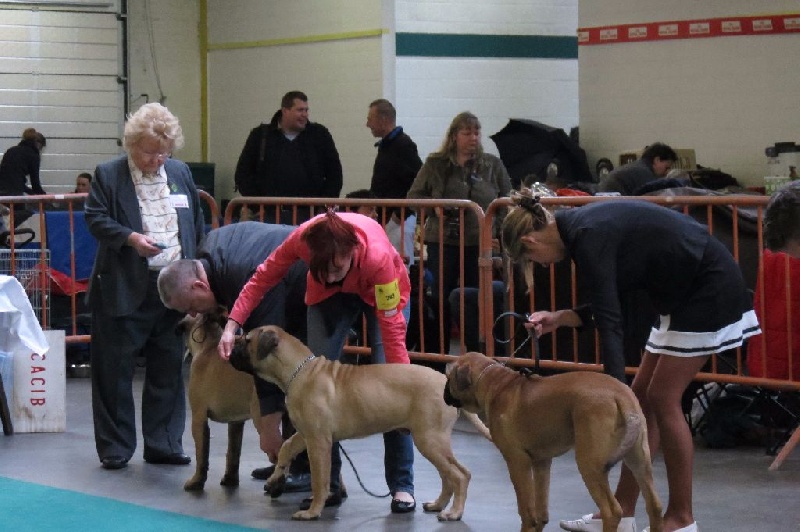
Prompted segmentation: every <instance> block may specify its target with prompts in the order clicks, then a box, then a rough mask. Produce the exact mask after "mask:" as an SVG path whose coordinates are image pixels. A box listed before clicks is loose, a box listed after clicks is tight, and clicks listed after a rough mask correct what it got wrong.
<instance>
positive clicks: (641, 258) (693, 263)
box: [502, 193, 761, 532]
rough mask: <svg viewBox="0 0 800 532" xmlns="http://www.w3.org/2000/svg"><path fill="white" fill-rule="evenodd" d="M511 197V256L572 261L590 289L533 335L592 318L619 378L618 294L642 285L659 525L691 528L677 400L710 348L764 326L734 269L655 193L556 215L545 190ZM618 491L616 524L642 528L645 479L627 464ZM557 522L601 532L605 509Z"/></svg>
mask: <svg viewBox="0 0 800 532" xmlns="http://www.w3.org/2000/svg"><path fill="white" fill-rule="evenodd" d="M513 199H514V202H515V203H516V204H517V207H515V208H514V209H512V210H511V211H510V212H509V213H508V216H506V218H505V220H504V222H503V228H502V242H503V249H504V250H506V253H508V255H509V257H510V258H511V259H512V260H515V261H523V262H526V263H530V264H528V274H529V275H530V276H531V277H532V270H531V269H530V268H532V267H533V264H534V263H537V264H541V265H549V264H552V263H555V262H560V261H562V260H564V259H567V258H571V259H572V260H573V261H574V262H575V268H576V273H577V275H578V280H579V283H580V285H581V286H587V287H591V292H590V294H589V300H590V305H588V306H584V307H579V308H578V309H574V310H559V311H556V312H548V311H540V312H534V313H533V314H531V316H530V323H529V324H528V325H527V326H528V327H529V328H534V329H535V331H536V334H537V335H541V334H544V333H549V332H552V331H554V330H555V329H557V328H558V327H562V326H568V327H581V326H586V325H590V324H592V323H593V324H594V325H595V326H596V327H597V329H598V331H599V333H600V347H601V349H600V354H601V357H602V360H603V363H604V365H605V366H606V371H607V372H608V373H611V374H612V375H613V376H615V377H617V378H620V376H621V375H620V374H621V373H622V370H623V369H624V357H623V342H622V339H623V331H622V314H621V311H620V308H621V305H620V299H621V296H622V295H623V294H625V293H626V292H627V291H630V290H644V291H646V292H647V294H648V296H649V297H650V299H651V301H652V303H653V306H654V307H655V309H656V310H657V311H658V314H659V315H660V316H659V318H658V320H657V322H656V323H655V324H654V325H653V328H652V330H651V332H650V337H649V338H648V340H647V345H646V348H645V353H644V356H643V357H642V362H641V365H640V367H639V371H638V372H637V373H636V377H635V378H634V380H633V383H632V384H631V388H632V389H633V391H634V393H635V394H636V397H637V398H638V399H639V402H640V403H641V405H642V410H643V411H644V414H645V417H646V419H647V436H648V444H649V447H650V451H651V453H652V454H653V455H655V453H657V452H658V451H659V449H661V450H663V452H664V463H665V465H666V469H667V485H668V487H669V503H668V505H667V509H666V513H665V515H664V531H665V532H675V531H680V532H696V531H697V525H696V523H695V522H694V517H693V514H692V462H693V459H694V447H693V442H692V435H691V432H690V430H689V426H688V425H687V423H686V419H684V417H683V410H682V407H681V398H682V396H683V392H684V390H685V389H686V388H687V386H688V385H689V383H691V382H692V380H693V379H694V376H695V375H696V374H697V372H698V371H700V369H701V368H702V367H703V365H704V364H705V363H706V361H707V360H708V359H709V356H710V355H711V354H714V353H719V352H720V351H724V350H726V349H731V348H735V347H738V346H741V345H742V342H743V341H744V340H745V339H746V338H748V337H750V336H753V335H756V334H760V333H761V330H760V328H759V325H758V320H757V318H756V315H755V312H753V306H752V303H751V301H750V296H749V295H748V293H747V290H746V287H745V284H744V280H743V278H742V273H741V270H740V269H739V266H738V265H737V264H736V262H735V261H734V260H733V257H732V256H731V254H730V252H729V251H728V250H727V249H726V248H725V246H724V245H723V244H722V243H721V242H720V241H719V240H717V239H716V238H715V237H714V236H712V235H711V234H709V232H708V229H707V228H705V227H703V226H702V225H700V224H699V223H697V222H696V221H694V220H693V219H691V218H690V217H688V216H686V215H684V214H682V213H679V212H676V211H673V210H671V209H667V208H664V207H661V206H658V205H653V204H651V203H648V202H644V201H613V202H600V203H592V204H589V205H585V206H583V207H579V208H573V209H561V210H558V211H556V212H555V214H553V213H551V212H549V211H548V210H546V209H545V208H544V207H543V206H542V205H541V204H540V203H539V201H538V198H534V197H531V196H529V195H527V194H524V193H523V194H515V195H514V196H513ZM529 280H530V278H529ZM529 285H530V283H529ZM620 361H622V362H620ZM610 365H613V367H611V368H609V366H610ZM622 376H624V374H623V375H622ZM615 495H616V497H617V500H618V501H619V503H620V505H621V506H622V515H623V520H622V522H621V523H620V527H619V530H623V531H625V532H629V531H631V532H632V531H635V530H637V529H636V523H635V520H634V518H633V515H634V510H635V508H636V499H637V498H638V496H639V488H638V486H637V484H636V481H635V480H634V478H633V475H632V474H631V472H630V470H629V469H628V468H627V467H625V466H624V465H623V467H622V474H621V476H620V481H619V484H618V486H617V491H616V494H615ZM560 524H561V528H563V529H564V530H571V531H583V532H587V531H589V532H594V531H596V532H600V531H601V530H602V523H601V521H600V519H599V515H598V514H594V515H592V514H587V515H584V516H583V517H581V518H580V519H577V520H574V521H561V523H560Z"/></svg>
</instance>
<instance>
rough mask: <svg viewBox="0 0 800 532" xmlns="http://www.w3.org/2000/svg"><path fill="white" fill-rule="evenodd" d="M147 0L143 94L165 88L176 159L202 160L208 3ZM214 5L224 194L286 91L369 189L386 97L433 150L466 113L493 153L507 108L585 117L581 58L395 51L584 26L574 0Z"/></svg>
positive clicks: (140, 21) (351, 177)
mask: <svg viewBox="0 0 800 532" xmlns="http://www.w3.org/2000/svg"><path fill="white" fill-rule="evenodd" d="M150 6H151V12H150V20H151V21H152V24H150V26H151V27H152V28H153V30H154V31H153V35H154V38H155V40H156V42H158V43H160V46H157V49H158V52H157V55H156V59H157V61H156V63H157V65H158V67H159V71H160V73H161V76H160V81H161V88H162V90H161V91H159V90H158V86H157V83H156V77H155V73H154V71H153V67H152V64H151V63H152V61H151V59H150V58H149V49H148V41H149V35H148V33H147V28H148V23H147V20H148V19H147V17H146V9H145V8H146V7H147V4H146V0H131V1H130V11H131V16H130V22H131V38H132V40H133V46H132V51H133V53H132V64H131V94H132V98H136V97H137V95H139V94H143V93H146V94H149V97H150V100H151V101H152V100H154V99H158V97H159V96H157V95H159V94H160V92H163V93H164V94H165V95H166V97H167V99H166V101H165V104H166V105H167V106H168V107H169V108H170V109H171V110H173V111H174V112H175V113H176V114H177V115H178V117H179V118H180V119H181V123H182V125H183V126H184V133H185V134H186V136H187V144H186V147H185V148H184V150H183V151H182V152H179V153H178V154H177V156H178V157H180V158H182V159H184V160H187V161H189V160H199V159H200V154H201V146H200V138H199V116H200V104H199V87H200V85H199V83H200V82H199V61H200V59H199V56H198V50H199V48H200V45H199V40H198V36H197V28H196V21H197V17H198V13H199V3H198V2H194V1H192V0H160V1H159V2H157V3H156V2H153V1H152V0H151V1H150ZM207 6H208V32H209V33H208V41H209V46H210V48H211V50H210V52H209V57H208V91H209V103H208V122H209V131H208V134H209V137H208V138H209V161H210V162H214V163H215V164H216V196H217V197H218V198H227V197H232V196H233V195H234V194H233V173H234V169H235V166H236V161H237V159H238V157H239V154H240V152H241V149H242V147H243V146H244V141H245V139H246V137H247V134H248V133H249V131H250V129H252V128H253V127H255V126H257V125H258V124H259V123H260V122H262V121H267V120H269V118H270V117H271V115H272V113H273V112H274V111H276V110H277V109H278V107H279V104H280V98H281V96H282V95H283V94H284V93H285V92H287V91H289V90H295V89H299V90H302V91H304V92H306V93H307V94H308V96H309V99H310V101H309V103H310V107H311V119H312V120H313V121H317V122H320V123H322V124H324V125H325V126H327V127H328V128H329V129H330V130H331V133H332V134H333V137H334V140H335V141H336V145H337V148H338V149H339V152H340V156H341V159H342V164H343V166H344V188H343V193H345V192H348V191H351V190H354V189H356V188H362V187H367V186H368V185H369V179H370V176H371V171H372V163H373V161H374V157H375V148H374V147H373V143H374V139H373V138H372V136H371V135H370V133H369V130H368V129H367V128H366V127H365V122H366V114H367V105H368V104H369V102H370V101H372V100H374V99H375V98H381V97H385V98H389V99H390V100H392V101H393V102H395V104H396V105H397V108H398V123H400V124H402V125H403V126H404V127H405V129H406V131H408V133H409V134H410V135H411V136H412V137H413V138H414V139H415V141H416V142H417V144H418V145H419V149H420V154H421V155H422V156H423V157H424V156H425V155H427V153H429V152H430V151H433V150H435V149H436V148H437V147H438V145H439V144H440V142H441V140H442V136H443V135H444V132H445V129H446V128H447V126H448V124H449V123H450V120H451V119H452V118H453V116H455V115H456V114H457V113H459V112H461V111H463V110H466V109H469V110H471V111H473V112H475V113H476V114H477V115H478V116H479V117H480V118H481V121H482V122H483V129H484V136H485V137H486V138H485V141H484V143H485V146H486V148H487V149H488V151H490V152H494V153H496V149H495V147H494V144H493V143H492V142H491V141H490V140H488V135H489V134H491V133H494V132H496V131H497V130H499V129H501V128H502V127H503V126H504V125H505V124H506V122H507V121H508V119H509V118H512V117H513V118H532V119H536V120H539V121H542V122H545V123H547V124H550V125H554V126H557V127H562V128H564V129H566V130H569V128H571V127H573V126H575V125H577V116H578V101H577V91H578V81H577V76H578V73H577V61H576V60H569V61H565V60H544V59H492V58H477V59H461V58H459V59H447V58H445V59H439V58H410V57H404V58H400V59H395V46H394V45H395V33H394V32H395V31H398V32H407V33H415V32H432V33H473V34H489V35H505V34H513V35H561V36H564V35H566V36H574V35H575V30H576V28H577V0H548V1H546V2H544V3H543V4H537V5H530V4H528V3H519V2H515V1H512V0H497V1H493V2H485V1H478V0H452V1H450V2H427V1H402V0H384V1H382V2H375V1H374V0H316V1H315V0H299V1H296V2H279V1H277V0H237V1H236V2H230V1H227V0H207ZM380 29H383V30H384V33H383V35H382V36H378V37H369V38H361V39H351V40H341V41H330V42H321V43H320V42H304V43H298V44H285V45H279V46H273V45H271V44H272V43H273V40H275V39H285V38H301V39H302V38H309V40H311V39H313V37H314V36H318V35H326V34H339V33H343V32H354V31H355V32H357V31H366V30H380ZM241 43H253V46H252V47H247V48H242V47H240V45H241ZM142 103H144V100H143V99H142V100H141V101H138V102H135V106H138V105H141V104H142Z"/></svg>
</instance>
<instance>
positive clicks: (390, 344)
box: [230, 212, 411, 364]
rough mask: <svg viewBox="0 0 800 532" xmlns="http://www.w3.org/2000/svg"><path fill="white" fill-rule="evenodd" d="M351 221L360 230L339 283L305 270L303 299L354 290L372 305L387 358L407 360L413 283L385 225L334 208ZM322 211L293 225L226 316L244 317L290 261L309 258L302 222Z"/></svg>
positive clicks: (317, 299) (392, 361)
mask: <svg viewBox="0 0 800 532" xmlns="http://www.w3.org/2000/svg"><path fill="white" fill-rule="evenodd" d="M337 214H338V216H340V217H341V218H342V219H344V220H345V221H347V222H349V223H350V224H352V225H354V226H355V228H356V233H357V235H358V240H359V243H358V246H357V247H356V249H355V251H354V256H353V263H352V266H351V269H350V271H349V272H348V274H347V276H346V277H345V278H344V281H343V283H342V284H341V285H339V286H325V285H323V284H321V283H318V282H316V281H315V280H314V279H313V278H312V277H311V274H310V273H309V274H308V278H307V281H308V282H307V287H306V298H305V299H306V305H314V304H316V303H319V302H320V301H324V300H325V299H327V298H328V297H330V296H331V295H333V294H335V293H338V292H345V293H349V294H358V295H359V296H360V297H361V299H362V300H363V301H364V302H365V303H367V304H368V305H370V306H372V307H373V308H375V313H376V316H377V318H378V326H379V327H380V330H381V336H382V337H383V346H384V350H385V351H386V361H387V362H388V363H390V364H408V363H410V360H409V358H408V351H407V350H406V320H405V318H404V317H403V314H402V312H401V311H402V309H403V308H404V307H405V306H406V304H407V303H408V297H409V293H410V292H411V283H410V281H409V279H408V272H407V271H406V267H405V265H404V264H403V259H402V258H401V257H400V255H399V254H398V253H397V250H396V249H395V248H394V247H393V246H392V244H391V242H389V239H388V237H387V236H386V232H385V231H384V230H383V227H381V225H380V224H379V223H377V222H375V221H374V220H372V219H371V218H368V217H367V216H364V215H362V214H357V213H350V212H340V213H337ZM323 216H324V214H323V215H319V216H315V217H314V218H312V219H311V220H309V221H307V222H305V223H304V224H302V225H301V226H300V227H298V228H297V229H295V230H294V231H293V232H292V233H291V234H290V235H289V237H288V238H287V239H286V240H285V241H284V242H283V244H281V245H280V246H278V247H277V248H276V249H275V251H273V252H272V254H271V255H270V256H269V257H267V260H266V261H264V262H263V263H262V264H261V265H259V267H258V268H256V271H255V273H254V274H253V277H251V278H250V280H249V281H248V282H247V284H246V285H245V286H244V288H243V289H242V292H241V293H240V294H239V297H238V298H237V299H236V303H235V304H234V305H233V309H232V310H231V313H230V318H231V319H233V320H234V321H236V322H237V323H244V322H246V321H247V318H248V317H249V316H250V313H251V312H252V311H253V309H254V308H255V307H256V306H257V305H258V304H259V302H260V301H261V299H262V298H263V297H264V294H266V293H267V291H269V289H270V288H272V287H273V286H275V285H276V284H278V282H279V281H280V280H281V279H282V278H283V276H284V275H285V274H286V272H287V271H288V270H289V267H290V266H291V265H292V264H294V263H295V262H296V261H298V260H302V261H305V262H306V263H308V262H309V259H310V256H311V253H310V251H309V249H308V246H306V244H305V242H303V240H302V236H303V233H304V232H305V229H306V227H308V226H309V225H311V224H314V223H315V222H317V221H318V220H319V219H321V218H322V217H323Z"/></svg>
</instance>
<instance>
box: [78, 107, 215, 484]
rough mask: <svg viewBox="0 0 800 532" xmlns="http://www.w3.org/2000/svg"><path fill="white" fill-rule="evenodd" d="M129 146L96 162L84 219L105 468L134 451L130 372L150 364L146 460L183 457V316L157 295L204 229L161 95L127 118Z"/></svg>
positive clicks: (97, 419) (95, 407)
mask: <svg viewBox="0 0 800 532" xmlns="http://www.w3.org/2000/svg"><path fill="white" fill-rule="evenodd" d="M123 145H124V147H125V151H126V152H127V154H125V155H121V156H119V157H117V158H115V159H113V160H111V161H108V162H105V163H102V164H100V165H98V166H97V169H96V170H95V179H94V180H93V181H92V186H91V191H90V192H89V196H88V197H87V199H86V208H85V213H86V222H87V224H88V225H89V230H90V231H91V233H92V235H94V237H95V238H97V241H98V244H99V245H98V249H97V256H96V258H95V263H94V268H93V270H92V276H91V279H90V285H89V293H88V296H87V300H88V303H89V307H90V309H91V312H92V342H91V372H92V414H93V418H94V434H95V444H96V447H97V454H98V457H99V458H100V462H101V463H102V465H103V467H104V468H105V469H121V468H123V467H125V466H126V465H127V463H128V461H129V460H130V459H131V456H132V455H133V453H134V451H135V450H136V423H135V412H134V401H133V385H132V383H133V373H134V367H135V362H136V358H137V357H140V356H141V357H144V358H145V363H146V365H147V370H146V372H145V379H144V389H143V391H142V414H141V419H142V438H143V440H144V460H145V461H146V462H149V463H154V464H171V465H185V464H188V463H189V462H190V458H189V457H188V456H187V455H186V454H185V453H184V452H183V445H182V437H183V430H184V426H185V420H186V402H185V391H184V384H183V378H182V355H183V344H182V338H181V337H180V336H179V335H176V334H175V326H176V325H177V323H178V321H179V320H180V319H181V318H182V317H183V315H182V314H181V313H179V312H176V311H174V310H170V309H168V308H166V307H165V306H164V305H163V303H161V299H160V298H159V296H158V289H157V285H156V281H157V279H158V272H159V271H160V270H161V268H163V267H164V266H166V265H167V264H169V263H170V262H172V261H175V260H177V259H182V258H194V257H195V254H196V251H197V248H198V245H199V244H200V242H201V240H202V238H203V235H204V225H203V215H202V211H201V208H200V198H199V196H198V193H197V189H196V188H195V186H194V181H193V180H192V174H191V172H190V171H189V167H188V166H187V165H186V163H183V162H181V161H178V160H175V159H172V158H170V156H171V154H172V152H173V150H176V149H179V148H181V147H182V146H183V132H182V130H181V126H180V124H179V122H178V119H177V118H176V117H175V116H174V115H173V114H172V113H171V112H170V111H169V110H168V109H167V108H166V107H164V106H162V105H161V104H158V103H148V104H145V105H143V106H142V107H141V108H140V109H139V110H138V111H136V112H135V113H133V114H132V115H130V116H129V117H128V120H127V122H126V123H125V132H124V144H123Z"/></svg>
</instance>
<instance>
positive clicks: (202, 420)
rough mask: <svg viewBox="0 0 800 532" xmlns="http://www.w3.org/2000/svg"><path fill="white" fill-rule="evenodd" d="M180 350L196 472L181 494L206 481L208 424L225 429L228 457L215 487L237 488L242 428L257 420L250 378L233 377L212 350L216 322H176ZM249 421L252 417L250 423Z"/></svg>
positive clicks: (215, 341) (235, 374)
mask: <svg viewBox="0 0 800 532" xmlns="http://www.w3.org/2000/svg"><path fill="white" fill-rule="evenodd" d="M181 324H182V327H183V328H184V332H185V334H186V344H187V346H188V348H189V352H190V353H191V354H192V366H191V369H190V372H189V406H190V407H191V410H192V437H193V438H194V445H195V453H196V455H197V456H196V461H197V468H196V469H195V473H194V476H193V477H192V478H190V479H189V480H188V481H186V484H184V486H183V489H185V490H187V491H201V490H202V489H203V487H204V486H205V483H206V480H207V478H208V447H209V439H210V429H209V426H208V420H209V419H210V420H211V421H216V422H218V423H227V424H228V452H227V454H226V462H225V475H224V476H223V477H222V481H221V482H220V485H222V486H226V487H236V486H238V485H239V458H240V456H241V454H242V436H243V433H244V424H245V422H246V421H247V420H248V419H258V417H257V416H258V413H259V411H258V398H257V397H256V390H255V384H254V383H253V377H251V376H250V375H247V374H246V373H242V372H241V371H236V370H235V369H234V368H233V367H231V365H230V364H228V363H227V362H225V361H224V360H222V359H221V358H220V357H219V355H218V354H217V344H218V343H219V338H220V336H221V334H222V325H224V324H225V319H224V318H222V317H221V316H220V317H216V316H210V315H208V316H201V317H197V318H191V317H188V316H187V317H186V318H184V320H183V321H182V322H181ZM254 416H255V417H254Z"/></svg>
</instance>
